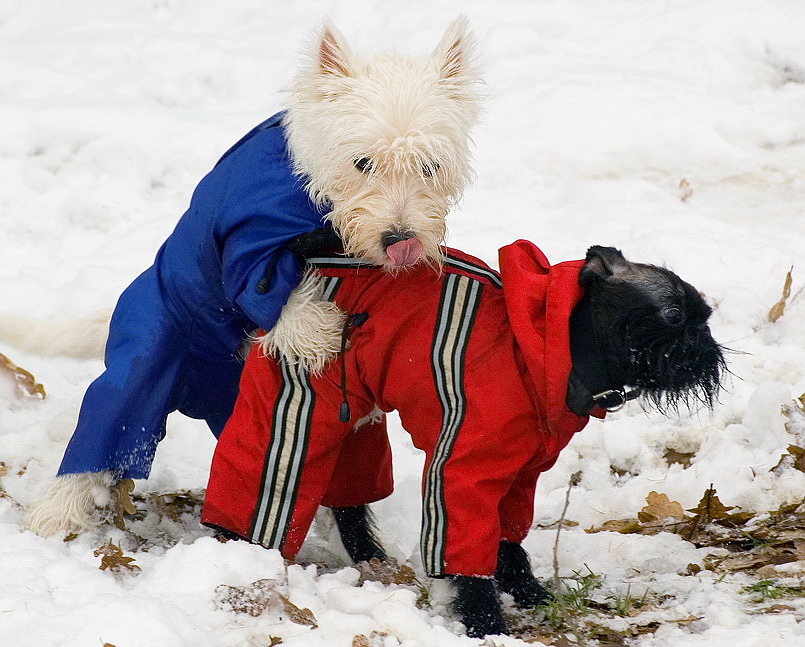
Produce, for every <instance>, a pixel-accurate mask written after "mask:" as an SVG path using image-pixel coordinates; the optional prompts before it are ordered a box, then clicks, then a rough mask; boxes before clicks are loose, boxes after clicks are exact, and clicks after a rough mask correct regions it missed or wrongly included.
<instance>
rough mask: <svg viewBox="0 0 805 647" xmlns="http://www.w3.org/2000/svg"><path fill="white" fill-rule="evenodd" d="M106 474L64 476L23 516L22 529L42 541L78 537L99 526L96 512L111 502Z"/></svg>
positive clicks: (108, 475) (110, 475)
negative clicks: (47, 538) (74, 535)
mask: <svg viewBox="0 0 805 647" xmlns="http://www.w3.org/2000/svg"><path fill="white" fill-rule="evenodd" d="M113 482H114V479H113V478H112V474H111V473H110V472H94V473H89V472H87V473H82V474H64V475H62V476H57V477H56V480H55V481H54V482H53V483H52V484H51V486H50V487H49V488H48V490H47V492H45V494H44V496H42V497H41V498H40V499H37V500H36V501H34V502H33V503H32V504H31V505H30V506H28V510H27V511H26V513H25V522H24V523H25V526H26V527H27V528H29V529H30V530H32V531H33V532H35V533H36V534H37V535H41V536H42V537H50V536H51V535H56V534H70V533H79V532H84V531H86V530H91V529H92V528H94V527H95V526H97V525H98V524H99V520H98V519H97V515H94V514H93V513H94V512H95V510H96V509H97V508H102V507H104V506H106V505H108V504H109V503H110V501H111V488H112V484H113Z"/></svg>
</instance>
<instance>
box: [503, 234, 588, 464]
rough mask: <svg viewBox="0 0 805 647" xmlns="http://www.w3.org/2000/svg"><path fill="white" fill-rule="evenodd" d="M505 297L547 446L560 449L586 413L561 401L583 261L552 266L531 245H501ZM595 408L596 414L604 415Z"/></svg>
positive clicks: (580, 292) (522, 242)
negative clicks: (544, 427) (545, 429)
mask: <svg viewBox="0 0 805 647" xmlns="http://www.w3.org/2000/svg"><path fill="white" fill-rule="evenodd" d="M499 263H500V274H501V277H502V279H503V296H504V298H505V300H506V310H507V311H508V315H509V321H510V322H511V327H512V330H513V331H514V336H515V338H516V339H517V344H518V345H519V346H520V350H521V351H522V353H523V358H524V359H525V363H526V366H527V368H528V373H529V376H530V377H531V380H532V382H533V385H534V389H535V391H536V394H535V395H536V400H537V403H536V404H537V406H538V407H540V408H541V412H542V413H543V414H544V416H545V420H546V422H547V426H548V430H549V432H550V440H551V441H553V442H551V444H554V443H558V446H554V447H552V448H550V449H552V450H554V451H557V452H558V451H559V450H560V449H561V448H562V447H564V445H565V444H567V443H568V442H569V441H570V437H571V436H572V435H573V434H574V433H576V432H577V431H579V430H581V429H582V428H583V427H584V426H585V425H586V424H587V421H588V419H589V416H577V415H576V414H574V413H573V412H572V411H571V410H570V409H568V408H567V405H566V404H565V395H566V393H567V380H568V377H569V376H570V368H571V359H570V330H569V322H570V313H571V312H572V310H573V307H574V306H575V305H576V304H577V303H578V302H579V300H580V299H581V297H582V296H583V295H584V290H583V289H582V288H581V286H580V285H579V272H580V270H581V268H582V266H583V265H584V261H583V260H578V261H566V262H564V263H559V264H558V265H553V266H552V265H551V264H550V263H549V262H548V259H547V258H546V257H545V254H543V253H542V251H541V250H540V249H539V248H538V247H537V246H536V245H534V244H533V243H531V242H529V241H527V240H518V241H515V242H513V243H512V244H511V245H506V246H505V247H501V248H500V251H499ZM602 414H603V412H601V411H599V410H597V411H596V412H595V413H594V415H596V416H597V417H602Z"/></svg>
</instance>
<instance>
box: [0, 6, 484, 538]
mask: <svg viewBox="0 0 805 647" xmlns="http://www.w3.org/2000/svg"><path fill="white" fill-rule="evenodd" d="M479 83H480V79H479V77H478V74H477V71H476V69H475V63H474V42H473V39H472V37H471V35H470V34H469V33H468V27H467V23H466V20H465V19H464V18H459V19H458V20H456V21H455V22H454V23H453V24H451V25H450V26H449V27H448V29H447V30H446V32H445V33H444V36H443V37H442V39H441V41H440V42H439V44H438V46H437V47H436V49H435V51H434V52H433V54H432V55H430V56H427V57H422V58H416V57H407V56H401V55H396V54H394V55H392V54H385V55H381V56H378V57H376V58H374V59H363V58H360V57H358V56H356V55H355V54H353V52H352V51H351V49H350V47H349V46H348V44H347V43H346V41H345V40H344V38H343V36H342V35H341V34H340V33H339V32H338V31H337V30H336V29H335V28H334V27H333V25H332V24H330V23H329V22H327V23H325V25H324V27H323V28H322V29H321V30H320V33H319V34H318V36H317V38H316V40H315V43H314V46H313V48H312V49H311V51H310V53H309V55H308V56H307V60H306V61H305V64H304V65H303V66H302V67H301V69H300V70H299V72H298V74H297V76H296V80H295V84H294V88H293V92H292V95H291V102H290V105H289V106H288V110H287V113H286V114H285V115H284V116H283V117H282V119H281V123H282V126H283V127H284V129H285V137H286V139H287V148H288V154H289V155H290V160H291V163H292V165H293V171H294V172H295V173H296V174H297V175H298V176H301V177H303V178H304V179H305V183H306V184H305V189H306V191H307V194H308V196H309V198H310V200H311V201H312V202H313V203H314V204H316V205H322V206H323V207H330V211H329V213H327V214H326V215H325V219H326V220H328V221H329V222H330V223H331V225H332V228H333V229H334V231H335V232H336V233H337V234H339V236H340V237H341V239H342V240H343V243H344V246H345V249H346V251H347V252H348V253H349V254H352V255H354V256H356V257H357V258H359V259H361V260H364V261H366V262H368V263H371V264H374V265H382V266H384V267H385V268H387V269H388V270H390V271H395V270H397V269H398V268H403V267H405V266H409V265H412V264H415V263H417V262H430V263H433V264H438V263H439V262H440V250H439V245H440V244H441V243H442V242H443V239H444V236H445V217H446V215H447V212H448V211H449V209H450V207H451V206H452V205H453V204H455V202H456V201H457V200H458V199H459V198H460V196H461V194H462V191H463V189H464V187H465V185H466V183H467V182H468V180H470V179H471V177H472V170H471V167H470V155H469V148H470V139H469V131H470V129H471V127H472V126H473V125H474V123H475V122H476V121H477V118H478V115H479V112H480V103H481V96H480V93H479V90H478V86H479ZM236 147H237V145H236ZM233 148H235V147H233ZM225 158H226V156H225ZM225 158H224V159H225ZM200 186H201V185H200ZM194 197H195V196H194ZM177 229H178V228H177ZM323 296H324V295H323V294H322V286H321V284H320V282H319V279H318V276H317V275H315V274H307V275H305V276H304V277H303V279H302V282H301V283H300V284H299V286H298V287H297V288H296V289H295V290H294V291H293V292H292V293H291V295H290V297H289V298H288V300H287V303H286V304H285V306H284V307H283V308H282V313H281V315H280V317H279V320H278V321H277V322H276V324H275V325H274V326H273V328H271V329H270V330H269V332H268V333H267V334H265V335H264V336H263V337H261V338H260V340H259V341H260V343H261V345H262V347H263V349H264V350H265V351H266V352H267V353H269V354H272V355H275V356H276V355H283V356H285V357H286V358H287V359H288V360H290V361H291V362H301V363H304V364H305V365H306V366H307V368H309V369H310V370H313V371H318V370H320V369H322V368H323V367H324V366H325V365H326V364H327V362H328V361H329V360H330V359H332V358H333V357H334V356H335V354H336V353H337V352H338V350H339V347H340V340H341V333H342V329H343V325H344V315H343V313H341V312H340V311H339V310H338V309H337V308H336V307H335V306H334V305H333V304H331V303H330V302H328V301H327V300H326V299H324V298H323ZM252 320H253V321H254V319H252ZM2 323H3V322H0V329H2V328H5V330H0V335H2V334H3V333H6V334H5V337H6V338H8V337H14V338H16V339H17V341H18V342H20V343H22V344H23V345H24V346H26V347H28V348H29V349H36V350H45V351H46V352H50V353H53V352H58V349H54V348H53V347H52V345H51V346H50V347H48V348H44V349H43V346H42V345H41V344H40V346H39V348H35V346H36V344H37V343H38V342H37V340H42V339H47V338H48V337H46V336H44V335H40V334H39V328H38V327H37V326H36V325H34V324H32V323H31V322H26V323H25V324H24V326H17V328H18V329H19V328H21V327H22V328H24V329H25V333H24V334H16V335H15V334H13V331H12V330H11V329H12V328H13V326H9V325H7V322H6V325H5V326H3V325H2ZM257 323H259V321H258V322H257ZM114 325H115V322H114V319H113V321H112V332H111V333H110V343H112V338H113V336H114ZM52 326H53V323H52V322H51V323H50V324H49V327H48V330H49V331H50V330H52ZM50 339H52V335H50ZM62 343H63V344H64V346H65V349H64V350H65V351H66V352H68V353H69V349H67V348H66V346H67V345H68V343H67V342H66V341H63V342H62ZM94 350H98V349H94ZM107 356H108V347H107ZM107 370H108V369H107ZM230 381H231V380H230ZM235 388H236V384H235ZM90 389H92V387H90ZM85 400H86V398H85ZM174 408H175V409H180V407H178V406H177V407H174ZM168 410H173V409H168ZM82 414H83V408H82ZM194 417H205V418H206V416H203V415H197V416H194ZM208 423H210V420H209V418H208ZM210 425H211V426H212V423H210ZM143 426H144V427H145V425H143ZM80 428H81V418H79V429H80ZM76 436H78V430H77V431H76V435H74V437H73V441H71V445H72V444H73V443H74V441H75V440H76ZM152 444H153V446H154V447H153V448H154V449H155V445H156V441H153V443H152ZM70 449H71V448H69V447H68V453H66V454H65V460H67V456H68V454H69V452H70ZM150 451H151V453H150V454H148V453H147V452H146V455H145V457H144V458H143V459H142V460H141V461H140V462H141V463H144V465H139V464H138V466H137V468H138V469H139V472H137V473H135V474H134V476H133V478H143V476H142V475H141V474H142V473H145V474H146V475H147V469H148V468H150V462H151V460H152V459H153V449H152V450H150ZM73 453H75V451H74V452H73ZM63 467H64V463H63ZM129 476H132V475H131V474H127V473H126V472H125V470H118V469H116V466H115V469H112V468H106V469H97V470H94V469H90V470H88V471H83V472H80V473H74V471H73V472H71V473H64V474H62V475H61V476H59V477H57V479H56V481H55V482H54V484H53V485H52V486H51V487H50V489H49V490H48V491H47V492H46V494H45V495H44V497H43V498H41V499H39V500H38V501H36V502H34V504H32V506H31V507H30V508H29V511H28V513H27V515H26V524H27V526H28V527H29V528H31V529H32V530H34V531H35V532H37V533H38V534H41V535H51V534H56V533H64V532H80V531H83V530H86V529H89V528H92V527H93V526H94V525H96V524H97V523H98V515H97V514H95V509H96V507H103V506H105V505H108V503H109V502H110V500H111V496H110V488H112V487H113V485H114V482H115V480H116V479H118V478H126V477H129Z"/></svg>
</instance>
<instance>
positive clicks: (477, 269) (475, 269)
mask: <svg viewBox="0 0 805 647" xmlns="http://www.w3.org/2000/svg"><path fill="white" fill-rule="evenodd" d="M307 263H308V264H309V265H312V266H314V267H323V268H328V267H329V268H339V267H340V268H344V267H363V268H377V269H379V268H380V266H379V265H372V264H371V263H367V262H365V261H359V260H358V259H356V258H353V257H351V256H339V255H333V256H316V257H314V258H308V259H307ZM442 264H443V265H444V266H446V267H450V268H453V269H454V270H458V271H459V272H462V273H464V274H468V275H470V276H472V277H474V278H477V279H479V280H482V281H487V282H489V283H491V284H492V285H494V286H496V287H502V286H503V283H501V280H500V274H498V273H497V272H496V271H495V270H492V269H490V268H488V267H486V266H485V265H477V264H475V263H471V262H470V261H467V260H465V259H463V258H458V257H457V256H453V255H452V254H450V253H444V254H442Z"/></svg>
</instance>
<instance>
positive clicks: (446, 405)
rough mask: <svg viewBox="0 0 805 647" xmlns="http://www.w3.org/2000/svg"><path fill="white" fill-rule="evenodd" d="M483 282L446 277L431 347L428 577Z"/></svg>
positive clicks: (440, 556)
mask: <svg viewBox="0 0 805 647" xmlns="http://www.w3.org/2000/svg"><path fill="white" fill-rule="evenodd" d="M481 289H482V284H481V283H480V282H479V281H477V280H475V279H470V278H468V277H466V276H460V275H458V274H450V275H448V276H447V277H446V278H445V281H444V285H443V287H442V295H441V301H440V303H439V312H438V318H437V320H436V326H435V331H434V336H433V346H432V348H431V368H432V370H433V382H434V386H435V387H436V393H437V395H438V397H439V402H440V404H441V407H442V425H441V428H440V430H439V437H438V439H437V441H436V445H435V447H434V450H433V456H432V457H431V461H430V464H429V465H428V467H427V471H426V473H425V483H424V487H423V490H424V492H423V502H422V539H421V550H422V560H423V563H424V565H425V570H426V572H427V573H428V575H430V576H432V577H438V576H440V575H443V571H444V551H445V543H446V538H447V510H446V506H445V503H444V482H443V472H444V466H445V464H446V463H447V461H448V459H449V458H450V453H451V451H452V449H453V444H454V443H455V439H456V435H457V433H458V430H459V429H460V427H461V424H462V422H463V420H464V413H465V410H464V407H465V402H466V398H465V394H464V380H463V377H464V357H465V354H466V351H467V345H468V342H469V337H470V333H471V332H472V324H473V321H474V320H475V313H476V311H477V309H478V303H479V301H480V296H481Z"/></svg>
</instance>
